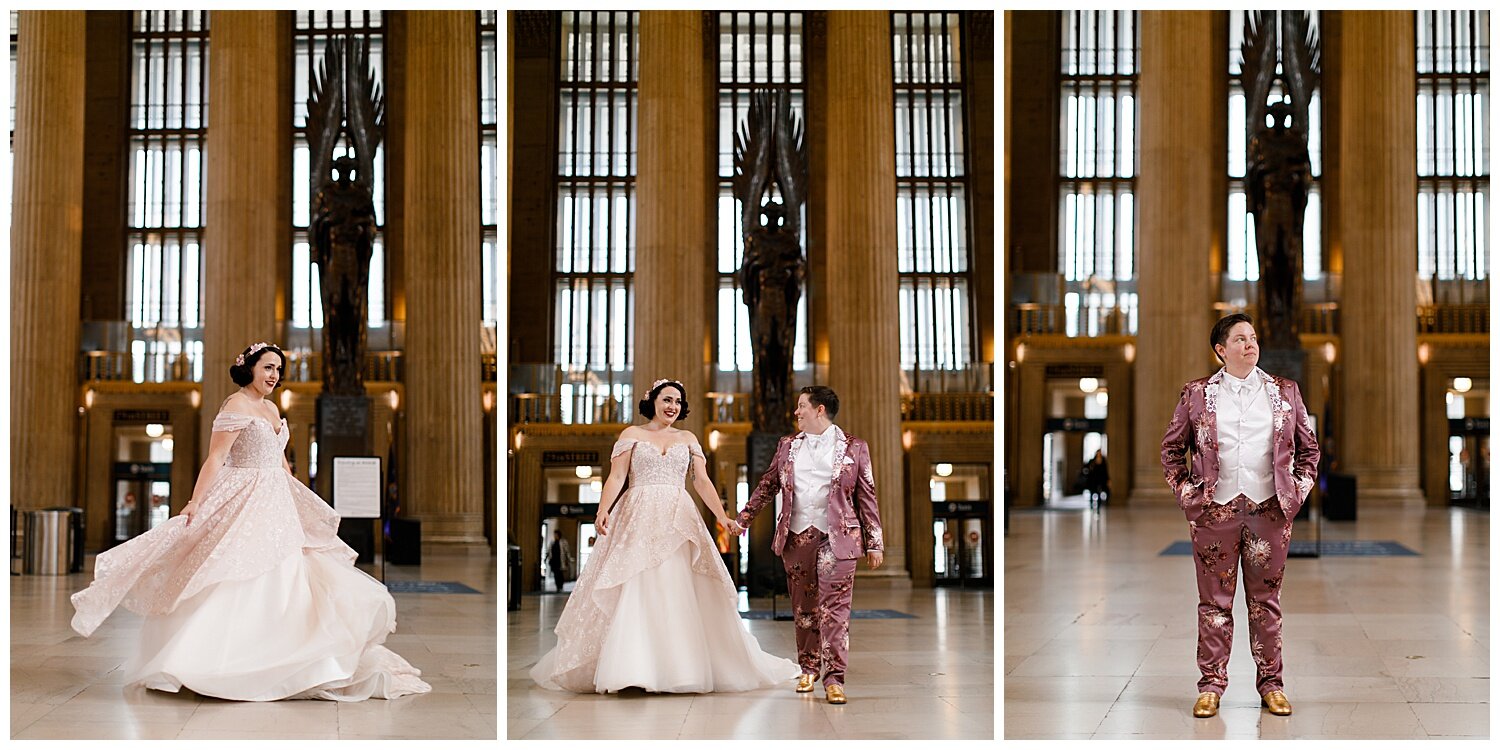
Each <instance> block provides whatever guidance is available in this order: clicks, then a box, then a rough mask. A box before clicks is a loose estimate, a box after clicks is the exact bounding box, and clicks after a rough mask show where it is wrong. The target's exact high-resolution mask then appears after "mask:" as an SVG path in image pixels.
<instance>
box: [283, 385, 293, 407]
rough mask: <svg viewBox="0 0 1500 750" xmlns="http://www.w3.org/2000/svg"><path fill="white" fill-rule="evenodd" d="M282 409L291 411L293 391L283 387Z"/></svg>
mask: <svg viewBox="0 0 1500 750" xmlns="http://www.w3.org/2000/svg"><path fill="white" fill-rule="evenodd" d="M281 410H282V411H291V410H292V392H291V391H288V390H285V389H282V391H281Z"/></svg>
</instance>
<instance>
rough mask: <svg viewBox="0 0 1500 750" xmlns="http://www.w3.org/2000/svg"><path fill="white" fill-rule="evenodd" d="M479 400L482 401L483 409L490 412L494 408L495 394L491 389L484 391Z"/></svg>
mask: <svg viewBox="0 0 1500 750" xmlns="http://www.w3.org/2000/svg"><path fill="white" fill-rule="evenodd" d="M480 401H481V402H483V404H484V411H485V413H489V412H491V411H493V410H494V408H495V394H494V392H493V391H485V392H484V395H483V396H482V397H480Z"/></svg>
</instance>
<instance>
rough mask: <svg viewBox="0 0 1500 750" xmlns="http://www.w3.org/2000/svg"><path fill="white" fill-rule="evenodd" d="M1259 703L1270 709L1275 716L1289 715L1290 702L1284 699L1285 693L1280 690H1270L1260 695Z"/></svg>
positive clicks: (1290, 713)
mask: <svg viewBox="0 0 1500 750" xmlns="http://www.w3.org/2000/svg"><path fill="white" fill-rule="evenodd" d="M1260 704H1261V705H1262V706H1265V707H1266V708H1268V709H1270V710H1271V713H1273V714H1276V715H1277V716H1291V715H1292V704H1291V702H1290V701H1288V700H1287V699H1286V693H1283V692H1281V691H1280V690H1272V691H1271V692H1269V693H1266V694H1265V695H1262V696H1261V697H1260Z"/></svg>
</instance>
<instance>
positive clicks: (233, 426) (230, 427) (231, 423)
mask: <svg viewBox="0 0 1500 750" xmlns="http://www.w3.org/2000/svg"><path fill="white" fill-rule="evenodd" d="M254 419H255V417H252V416H250V415H249V414H237V413H235V412H232V411H221V412H219V414H218V416H216V417H214V427H213V432H236V431H238V430H243V429H245V428H246V427H249V426H250V424H251V423H252V422H253V420H254Z"/></svg>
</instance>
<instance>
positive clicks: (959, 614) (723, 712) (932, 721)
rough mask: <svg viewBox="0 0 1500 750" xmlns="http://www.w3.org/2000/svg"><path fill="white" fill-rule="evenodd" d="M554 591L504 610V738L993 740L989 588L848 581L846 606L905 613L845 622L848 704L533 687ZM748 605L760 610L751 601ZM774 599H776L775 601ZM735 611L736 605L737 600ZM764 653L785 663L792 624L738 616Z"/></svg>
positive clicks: (771, 695) (547, 637) (808, 698)
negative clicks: (850, 593)
mask: <svg viewBox="0 0 1500 750" xmlns="http://www.w3.org/2000/svg"><path fill="white" fill-rule="evenodd" d="M565 603H566V597H565V596H562V595H556V594H545V595H528V596H526V597H525V598H524V601H523V604H522V607H521V609H520V610H519V611H516V612H510V613H509V614H508V623H507V631H508V634H509V635H508V644H507V649H508V651H507V657H506V678H507V679H506V682H507V685H506V730H505V736H506V737H507V738H509V739H528V740H542V739H684V740H686V739H735V740H739V739H764V740H783V739H809V740H824V739H895V740H900V739H986V740H987V739H991V738H993V737H994V736H995V729H994V719H995V692H994V691H995V661H994V653H995V648H994V647H995V644H994V608H995V597H994V594H993V592H992V591H974V590H958V589H947V588H944V589H925V588H916V589H914V588H909V587H906V586H898V585H893V584H890V583H887V582H883V581H879V580H875V579H865V578H859V579H856V581H855V585H854V608H855V609H894V610H898V611H901V612H906V613H908V614H912V615H916V619H890V620H863V619H862V620H855V621H853V622H852V623H851V624H850V637H849V648H850V651H849V669H848V673H847V675H846V689H847V691H848V695H849V702H848V703H847V704H845V705H842V706H834V705H829V704H828V703H826V702H825V701H824V700H823V689H822V688H821V687H819V688H817V690H816V691H815V692H814V693H811V694H801V695H799V694H798V693H796V692H795V691H793V690H792V687H793V684H794V683H793V682H792V681H788V682H787V684H786V686H785V688H767V689H764V690H756V691H751V692H747V693H710V694H705V695H694V694H683V695H668V694H647V693H645V692H643V691H639V690H629V691H625V692H622V693H618V694H611V695H595V694H584V695H575V694H573V693H564V692H559V691H553V690H544V689H542V688H540V687H538V686H537V685H536V684H535V683H534V682H532V680H531V677H530V676H529V674H528V672H529V671H530V669H531V667H532V665H534V664H535V663H536V661H537V659H538V658H540V657H541V655H542V654H544V653H546V651H547V650H548V649H550V648H552V646H553V645H554V644H555V643H556V641H557V638H556V636H555V635H553V633H552V628H553V627H554V626H555V625H556V624H557V618H558V616H559V615H560V614H561V613H562V609H563V606H564V604H565ZM754 603H755V605H756V608H768V607H769V604H768V602H767V601H762V600H756V601H755V602H754ZM781 603H782V606H786V602H785V600H784V599H783V600H782V602H781ZM741 609H744V603H743V599H742V606H741ZM744 624H745V625H746V626H747V627H748V628H749V630H750V632H751V633H752V634H754V635H755V637H756V639H757V640H759V641H760V645H761V648H763V649H765V650H766V651H768V652H770V653H773V654H777V655H780V656H785V657H788V658H791V659H794V660H795V658H796V652H797V649H796V644H795V641H794V635H793V628H792V623H791V622H787V621H782V622H775V621H770V620H745V621H744Z"/></svg>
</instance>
